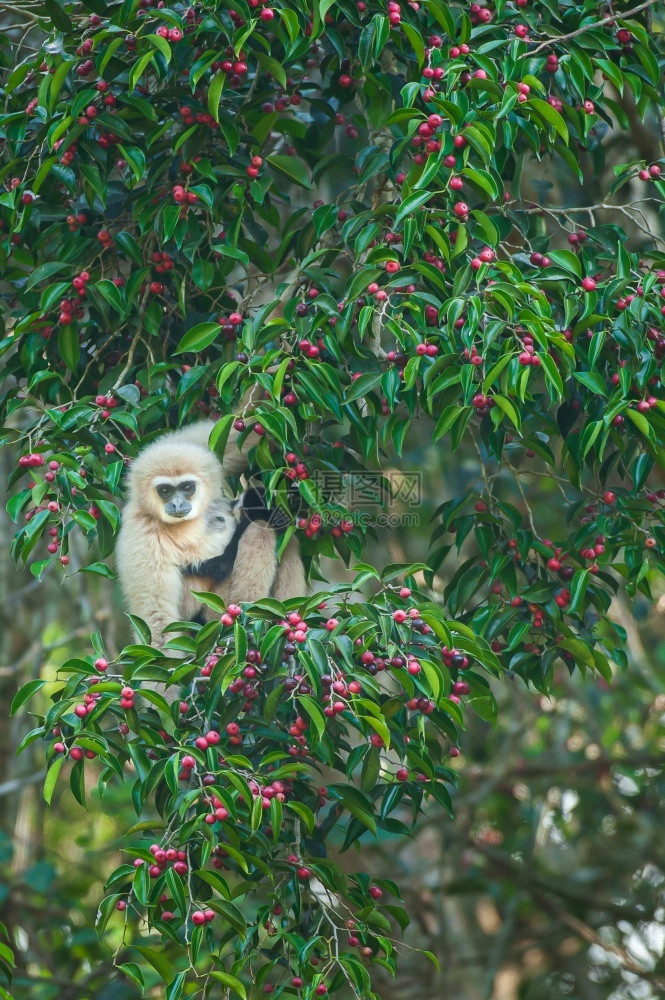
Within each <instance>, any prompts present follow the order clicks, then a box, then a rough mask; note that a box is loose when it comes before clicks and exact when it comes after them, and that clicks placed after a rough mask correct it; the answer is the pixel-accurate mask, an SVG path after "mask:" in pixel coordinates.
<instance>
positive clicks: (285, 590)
mask: <svg viewBox="0 0 665 1000" xmlns="http://www.w3.org/2000/svg"><path fill="white" fill-rule="evenodd" d="M306 594H307V581H306V580H305V567H304V566H303V564H302V558H301V556H300V548H299V546H298V540H297V539H296V538H291V539H290V541H289V544H288V545H287V546H286V548H285V549H284V552H283V554H282V558H281V559H280V561H279V566H278V568H277V575H276V576H275V581H274V583H273V588H272V594H271V596H272V597H274V598H275V600H276V601H288V600H289V599H290V598H291V597H305V595H306Z"/></svg>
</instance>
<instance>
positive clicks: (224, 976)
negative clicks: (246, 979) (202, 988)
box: [208, 970, 247, 1000]
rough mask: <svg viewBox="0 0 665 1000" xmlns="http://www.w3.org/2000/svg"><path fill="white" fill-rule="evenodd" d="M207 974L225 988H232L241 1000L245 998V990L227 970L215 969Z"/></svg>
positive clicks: (245, 999)
mask: <svg viewBox="0 0 665 1000" xmlns="http://www.w3.org/2000/svg"><path fill="white" fill-rule="evenodd" d="M208 975H209V977H210V978H211V979H216V980H217V982H218V983H221V984H222V985H223V986H225V987H226V988H227V989H229V990H233V992H234V993H237V994H238V996H239V997H241V998H242V1000H247V991H246V990H245V987H244V986H243V984H242V983H241V982H240V980H239V979H236V977H235V976H232V975H230V974H229V973H228V972H218V971H217V970H213V971H212V972H209V973H208Z"/></svg>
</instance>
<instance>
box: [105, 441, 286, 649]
mask: <svg viewBox="0 0 665 1000" xmlns="http://www.w3.org/2000/svg"><path fill="white" fill-rule="evenodd" d="M213 427H214V422H213V421H202V422H200V423H197V424H193V425H192V426H190V427H185V428H183V429H182V430H179V431H173V432H171V433H168V434H165V435H164V436H163V437H161V438H159V439H158V440H157V441H155V442H153V443H152V444H150V445H148V447H147V448H145V449H144V450H143V451H142V452H141V453H140V454H139V455H138V457H137V458H136V459H135V460H134V462H133V463H132V465H131V466H130V469H129V476H128V488H129V498H128V502H127V505H126V507H125V509H124V511H123V514H122V524H121V528H120V534H119V536H118V543H117V546H116V563H117V567H118V575H119V577H120V584H121V586H122V589H123V592H124V595H125V600H126V603H127V606H128V609H129V611H130V612H131V613H132V614H134V615H136V616H138V617H139V618H142V619H143V620H144V621H145V622H146V623H147V624H148V626H149V627H150V631H151V633H152V638H153V642H154V643H155V644H156V645H158V646H161V645H163V644H164V642H166V640H167V639H168V634H167V635H164V633H163V630H164V628H165V627H166V626H167V625H169V624H171V623H172V622H174V621H184V620H191V619H192V618H194V617H195V616H196V615H199V614H201V613H203V615H204V618H205V617H207V618H208V619H209V618H210V617H211V612H210V611H209V609H207V608H205V607H203V606H202V605H201V604H200V602H198V601H197V600H196V598H194V596H193V594H192V591H207V592H210V593H215V594H217V595H219V596H220V597H221V598H222V599H223V600H224V601H225V602H226V603H235V604H241V603H242V602H245V601H246V602H251V601H256V600H259V599H260V598H263V597H268V596H273V597H275V598H276V599H277V600H286V599H288V598H289V597H297V596H301V595H304V594H305V574H304V569H303V565H302V561H301V559H300V553H299V551H298V544H297V541H296V540H295V539H294V538H292V539H291V540H290V541H289V543H288V545H287V547H286V549H285V551H284V553H283V555H282V559H281V561H279V562H278V560H277V555H276V535H275V531H274V530H273V529H272V528H271V527H270V524H271V523H274V522H273V520H272V518H271V519H270V521H269V520H268V518H269V512H268V511H266V510H265V509H262V508H261V505H260V503H259V509H258V510H257V508H256V496H253V500H254V504H253V505H252V504H249V503H248V502H245V504H244V506H243V505H237V504H236V505H234V506H232V505H231V503H230V502H229V501H228V500H227V499H226V498H225V496H224V492H223V486H224V475H225V473H230V474H234V475H237V474H239V473H240V472H241V471H243V470H244V469H245V468H246V466H247V459H246V455H245V453H244V451H241V450H240V449H239V448H238V447H237V437H238V434H237V433H236V432H233V431H232V433H231V435H230V437H229V441H228V444H227V447H226V450H225V454H224V458H223V460H222V462H220V461H219V460H218V459H217V457H216V456H215V455H214V454H213V453H212V452H211V451H210V450H209V448H208V438H209V436H210V432H211V431H212V428H213ZM250 443H251V442H250ZM246 447H247V443H246ZM245 500H246V501H247V498H245ZM252 506H253V508H254V509H253V510H252V509H251V508H252ZM250 518H252V519H250ZM280 526H281V525H279V524H277V525H276V527H280Z"/></svg>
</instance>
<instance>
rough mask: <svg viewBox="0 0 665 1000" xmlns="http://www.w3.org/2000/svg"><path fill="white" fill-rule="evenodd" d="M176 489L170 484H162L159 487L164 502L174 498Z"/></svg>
mask: <svg viewBox="0 0 665 1000" xmlns="http://www.w3.org/2000/svg"><path fill="white" fill-rule="evenodd" d="M174 489H175V487H174V486H170V485H169V484H168V483H161V484H160V485H159V486H158V487H157V493H158V495H159V496H160V497H161V498H162V500H168V498H169V497H171V496H173V491H174Z"/></svg>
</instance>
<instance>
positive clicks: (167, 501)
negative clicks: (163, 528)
mask: <svg viewBox="0 0 665 1000" xmlns="http://www.w3.org/2000/svg"><path fill="white" fill-rule="evenodd" d="M153 485H154V488H155V492H156V493H157V496H158V497H159V500H160V501H161V505H162V506H161V510H163V519H164V520H167V521H171V520H175V521H183V520H185V521H190V520H192V518H195V517H197V516H198V513H199V507H200V492H201V490H200V480H199V479H198V477H197V476H177V477H170V476H159V477H158V478H156V479H155V480H153ZM160 513H161V511H160Z"/></svg>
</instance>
